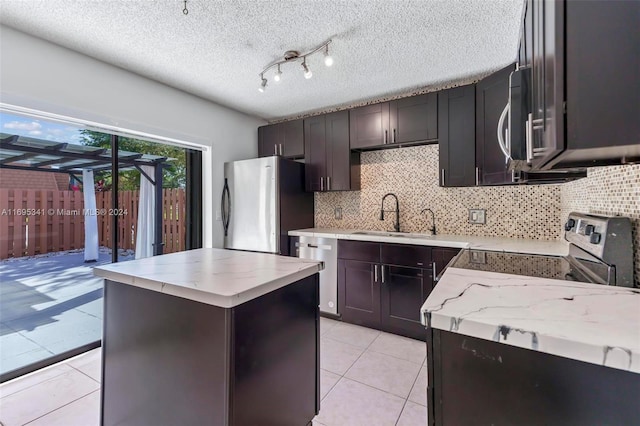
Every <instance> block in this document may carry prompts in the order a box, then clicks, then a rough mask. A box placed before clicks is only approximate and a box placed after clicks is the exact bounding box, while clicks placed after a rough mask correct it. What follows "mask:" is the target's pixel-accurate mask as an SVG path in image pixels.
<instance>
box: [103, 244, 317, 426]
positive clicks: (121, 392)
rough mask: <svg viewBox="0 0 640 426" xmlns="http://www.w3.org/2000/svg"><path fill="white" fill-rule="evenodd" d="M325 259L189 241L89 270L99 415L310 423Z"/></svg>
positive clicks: (125, 420) (130, 421) (120, 419)
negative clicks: (98, 302) (94, 283)
mask: <svg viewBox="0 0 640 426" xmlns="http://www.w3.org/2000/svg"><path fill="white" fill-rule="evenodd" d="M322 267H323V266H322V263H321V262H315V261H305V260H301V259H296V258H290V257H282V256H276V255H270V254H262V253H250V252H238V251H231V250H219V249H198V250H191V251H186V252H180V253H174V254H168V255H164V256H157V257H151V258H146V259H140V260H134V261H129V262H122V263H115V264H111V265H106V266H101V267H97V268H94V271H95V274H96V275H97V276H100V277H103V278H105V286H104V332H103V340H102V354H103V358H102V359H103V361H102V377H103V379H102V399H101V424H104V425H115V424H118V425H141V424H145V425H147V424H149V425H150V424H157V425H160V424H185V425H186V424H198V425H200V424H207V425H258V424H264V425H268V424H274V425H275V424H277V425H297V426H300V425H305V424H308V423H310V422H311V420H312V419H313V417H314V416H315V415H316V414H317V412H318V410H319V356H318V353H319V352H318V350H319V346H318V342H319V329H318V326H319V324H318V322H319V316H318V272H319V271H320V270H321V269H322Z"/></svg>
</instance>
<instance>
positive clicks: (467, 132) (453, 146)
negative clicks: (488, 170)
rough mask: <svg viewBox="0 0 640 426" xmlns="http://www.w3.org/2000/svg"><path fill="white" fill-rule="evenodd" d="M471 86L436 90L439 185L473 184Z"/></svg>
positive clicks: (473, 146)
mask: <svg viewBox="0 0 640 426" xmlns="http://www.w3.org/2000/svg"><path fill="white" fill-rule="evenodd" d="M475 96H476V92H475V87H474V85H473V84H470V85H467V86H462V87H456V88H453V89H448V90H443V91H441V92H438V129H439V140H438V145H439V155H440V176H439V179H440V186H474V185H475V184H476V168H475V158H476V155H475V147H476V145H475V144H476V141H475Z"/></svg>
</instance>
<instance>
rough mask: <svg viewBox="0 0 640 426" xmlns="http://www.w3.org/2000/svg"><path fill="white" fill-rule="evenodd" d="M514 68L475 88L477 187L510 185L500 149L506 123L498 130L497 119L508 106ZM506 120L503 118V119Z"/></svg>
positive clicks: (484, 80) (489, 78)
mask: <svg viewBox="0 0 640 426" xmlns="http://www.w3.org/2000/svg"><path fill="white" fill-rule="evenodd" d="M514 69H515V67H514V66H512V65H510V66H508V67H506V68H504V69H502V70H500V71H498V72H496V73H494V74H491V75H490V76H489V77H487V78H485V79H483V80H481V81H479V82H478V83H477V84H476V167H478V171H477V173H478V175H479V178H478V183H479V184H480V185H499V184H503V183H512V182H513V180H512V174H511V172H510V171H509V170H508V168H507V167H508V157H507V156H505V155H504V153H503V152H502V150H501V149H500V145H499V142H498V131H499V132H500V133H501V135H502V138H503V140H505V139H504V138H506V137H508V136H507V135H505V129H506V128H507V126H508V122H507V120H506V119H505V120H504V123H503V126H501V128H500V129H498V124H499V123H498V122H499V121H500V116H501V115H502V113H503V112H504V110H505V108H506V107H507V104H508V103H509V76H510V75H511V73H512V72H513V71H514ZM505 118H506V117H505Z"/></svg>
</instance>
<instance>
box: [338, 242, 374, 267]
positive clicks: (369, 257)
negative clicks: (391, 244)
mask: <svg viewBox="0 0 640 426" xmlns="http://www.w3.org/2000/svg"><path fill="white" fill-rule="evenodd" d="M338 258H339V259H349V260H362V261H364V262H373V263H378V262H380V243H370V242H365V241H346V240H338Z"/></svg>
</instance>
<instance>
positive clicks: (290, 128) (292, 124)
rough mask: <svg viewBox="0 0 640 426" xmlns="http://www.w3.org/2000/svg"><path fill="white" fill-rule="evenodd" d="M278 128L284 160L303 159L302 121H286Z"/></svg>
mask: <svg viewBox="0 0 640 426" xmlns="http://www.w3.org/2000/svg"><path fill="white" fill-rule="evenodd" d="M278 125H279V126H280V143H282V155H283V156H284V157H286V158H304V129H303V121H302V120H293V121H287V122H285V123H280V124H278Z"/></svg>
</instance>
